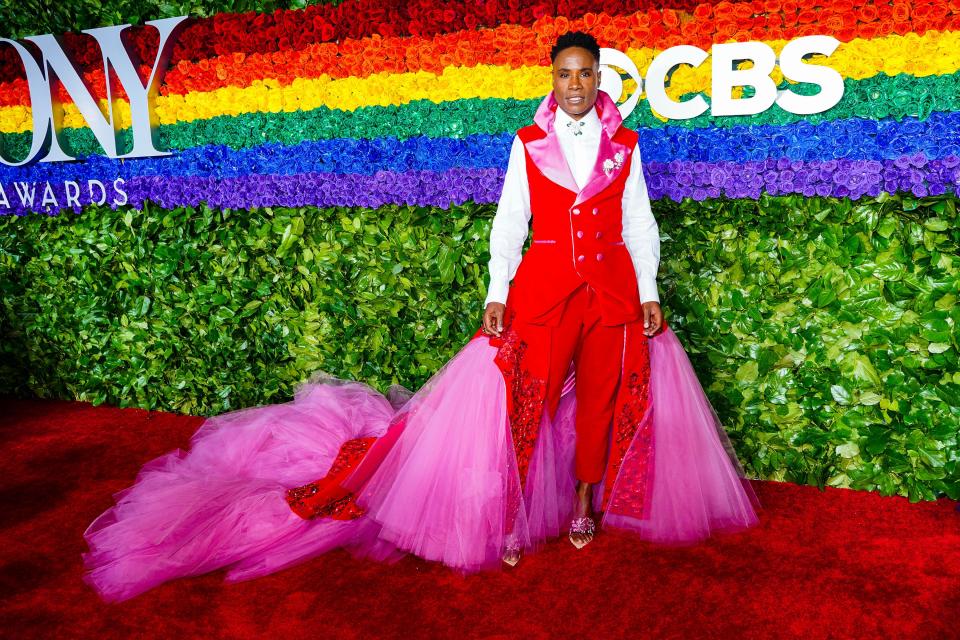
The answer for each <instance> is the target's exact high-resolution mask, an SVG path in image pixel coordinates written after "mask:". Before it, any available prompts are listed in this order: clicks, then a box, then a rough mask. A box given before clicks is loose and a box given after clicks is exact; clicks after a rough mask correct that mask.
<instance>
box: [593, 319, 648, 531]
mask: <svg viewBox="0 0 960 640" xmlns="http://www.w3.org/2000/svg"><path fill="white" fill-rule="evenodd" d="M649 346H650V345H649V342H648V338H647V337H646V336H645V335H643V334H642V333H640V332H639V331H633V332H631V335H629V336H628V339H627V354H628V355H627V357H626V358H625V362H624V371H623V377H622V378H621V380H622V381H623V382H622V383H621V386H620V391H619V393H618V395H617V406H616V408H615V410H614V416H615V417H614V426H613V438H612V442H611V443H610V444H611V446H610V468H609V469H607V476H606V477H607V482H606V486H605V488H604V505H605V508H606V509H608V510H610V511H612V512H615V513H618V514H623V515H629V516H632V517H637V518H640V517H642V515H643V510H644V507H645V504H646V495H647V477H648V471H649V465H650V463H651V462H652V460H651V456H650V452H651V450H652V445H653V430H652V428H651V421H650V420H644V417H645V416H646V414H647V411H648V410H649V408H650V406H649V404H650V350H649ZM621 469H622V470H623V472H622V473H621ZM618 476H621V477H619V478H618ZM615 483H616V485H617V492H616V495H613V487H614V484H615ZM611 497H612V498H613V500H612V501H611Z"/></svg>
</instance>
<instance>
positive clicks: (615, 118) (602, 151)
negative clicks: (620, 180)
mask: <svg viewBox="0 0 960 640" xmlns="http://www.w3.org/2000/svg"><path fill="white" fill-rule="evenodd" d="M551 95H553V94H552V93H551ZM597 108H598V110H599V111H600V125H601V128H600V146H599V148H598V149H597V162H596V164H594V165H593V171H591V172H590V179H589V180H587V184H586V186H585V187H584V188H583V190H582V191H580V193H579V194H577V201H576V202H575V203H574V204H580V203H581V202H585V201H587V200H589V199H590V198H592V197H593V196H595V195H597V194H598V193H600V192H601V191H603V190H604V189H606V188H607V187H608V186H610V184H611V183H612V182H613V181H614V180H616V179H617V176H619V175H620V172H621V171H623V167H625V166H626V165H627V160H629V159H630V153H631V152H632V151H633V149H630V148H629V147H627V145H625V144H620V143H619V142H614V141H613V136H614V135H615V134H616V133H617V130H618V129H619V128H620V126H621V125H622V124H623V118H622V117H621V116H620V110H619V109H617V105H616V104H615V103H614V102H613V99H612V98H610V96H609V95H607V94H606V93H605V92H603V91H600V92H598V93H597ZM618 153H620V154H622V155H621V159H622V160H621V162H620V163H619V165H616V164H615V165H614V167H613V169H612V170H611V171H610V172H609V173H607V172H605V171H604V170H603V163H604V162H605V161H607V160H611V161H615V157H616V154H618Z"/></svg>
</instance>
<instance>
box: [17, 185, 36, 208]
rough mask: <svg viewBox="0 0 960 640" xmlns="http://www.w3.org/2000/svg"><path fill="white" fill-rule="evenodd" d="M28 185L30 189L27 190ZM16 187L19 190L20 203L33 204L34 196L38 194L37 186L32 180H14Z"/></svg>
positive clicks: (24, 204)
mask: <svg viewBox="0 0 960 640" xmlns="http://www.w3.org/2000/svg"><path fill="white" fill-rule="evenodd" d="M27 185H30V186H29V189H30V190H29V191H28V190H27ZM13 187H14V189H16V190H17V195H18V196H19V197H20V204H22V205H23V206H25V207H26V206H30V207H32V206H33V198H34V196H35V195H36V194H37V186H36V185H35V184H33V183H32V182H14V183H13Z"/></svg>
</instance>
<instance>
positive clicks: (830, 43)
mask: <svg viewBox="0 0 960 640" xmlns="http://www.w3.org/2000/svg"><path fill="white" fill-rule="evenodd" d="M838 46H840V41H839V40H837V39H836V38H833V37H831V36H806V37H803V38H797V39H796V40H793V41H791V42H788V43H787V44H786V46H784V47H783V51H781V52H780V69H781V70H782V71H783V75H784V76H786V77H787V78H789V79H790V80H793V81H794V82H809V83H811V84H816V85H819V86H820V91H819V92H818V93H816V94H814V95H812V96H802V95H800V94H797V93H794V92H793V91H791V90H790V89H787V90H785V91H783V92H781V94H780V97H779V98H777V104H778V105H780V107H781V108H782V109H783V110H784V111H789V112H790V113H796V114H797V115H809V114H811V113H820V112H821V111H826V110H827V109H829V108H830V107H832V106H834V105H836V104H837V103H838V102H840V99H841V98H842V97H843V89H844V86H843V76H841V75H840V73H839V72H838V71H837V70H836V69H831V68H830V67H824V66H822V65H817V64H804V62H803V58H804V56H806V55H809V54H812V53H819V54H821V55H824V56H828V57H829V56H830V55H831V54H832V53H833V52H834V51H836V50H837V47H838Z"/></svg>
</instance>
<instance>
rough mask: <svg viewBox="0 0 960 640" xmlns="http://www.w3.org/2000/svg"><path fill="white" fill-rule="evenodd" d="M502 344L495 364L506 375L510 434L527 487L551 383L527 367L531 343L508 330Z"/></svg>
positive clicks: (518, 466) (522, 481)
mask: <svg viewBox="0 0 960 640" xmlns="http://www.w3.org/2000/svg"><path fill="white" fill-rule="evenodd" d="M501 341H502V344H501V345H500V349H499V351H497V356H496V358H495V360H494V361H495V362H496V364H497V366H498V367H499V368H500V370H501V371H502V372H503V378H504V381H505V383H506V386H507V396H508V400H509V402H508V404H509V411H510V434H511V435H512V437H513V448H514V450H515V451H516V454H517V471H518V472H519V474H520V483H521V485H523V483H524V482H525V481H526V477H527V471H528V470H529V468H530V459H531V458H532V457H533V449H534V446H535V445H536V442H537V434H538V432H539V430H540V418H541V417H542V415H543V402H544V398H545V396H546V393H547V382H546V380H544V379H543V378H540V377H538V376H535V375H534V374H533V373H531V372H530V371H529V370H528V369H526V368H525V367H524V366H523V365H524V356H525V355H526V352H527V343H526V342H524V341H523V340H521V339H520V336H519V335H517V332H516V331H514V330H513V329H512V328H510V327H507V328H506V329H504V331H503V333H502V337H501Z"/></svg>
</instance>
